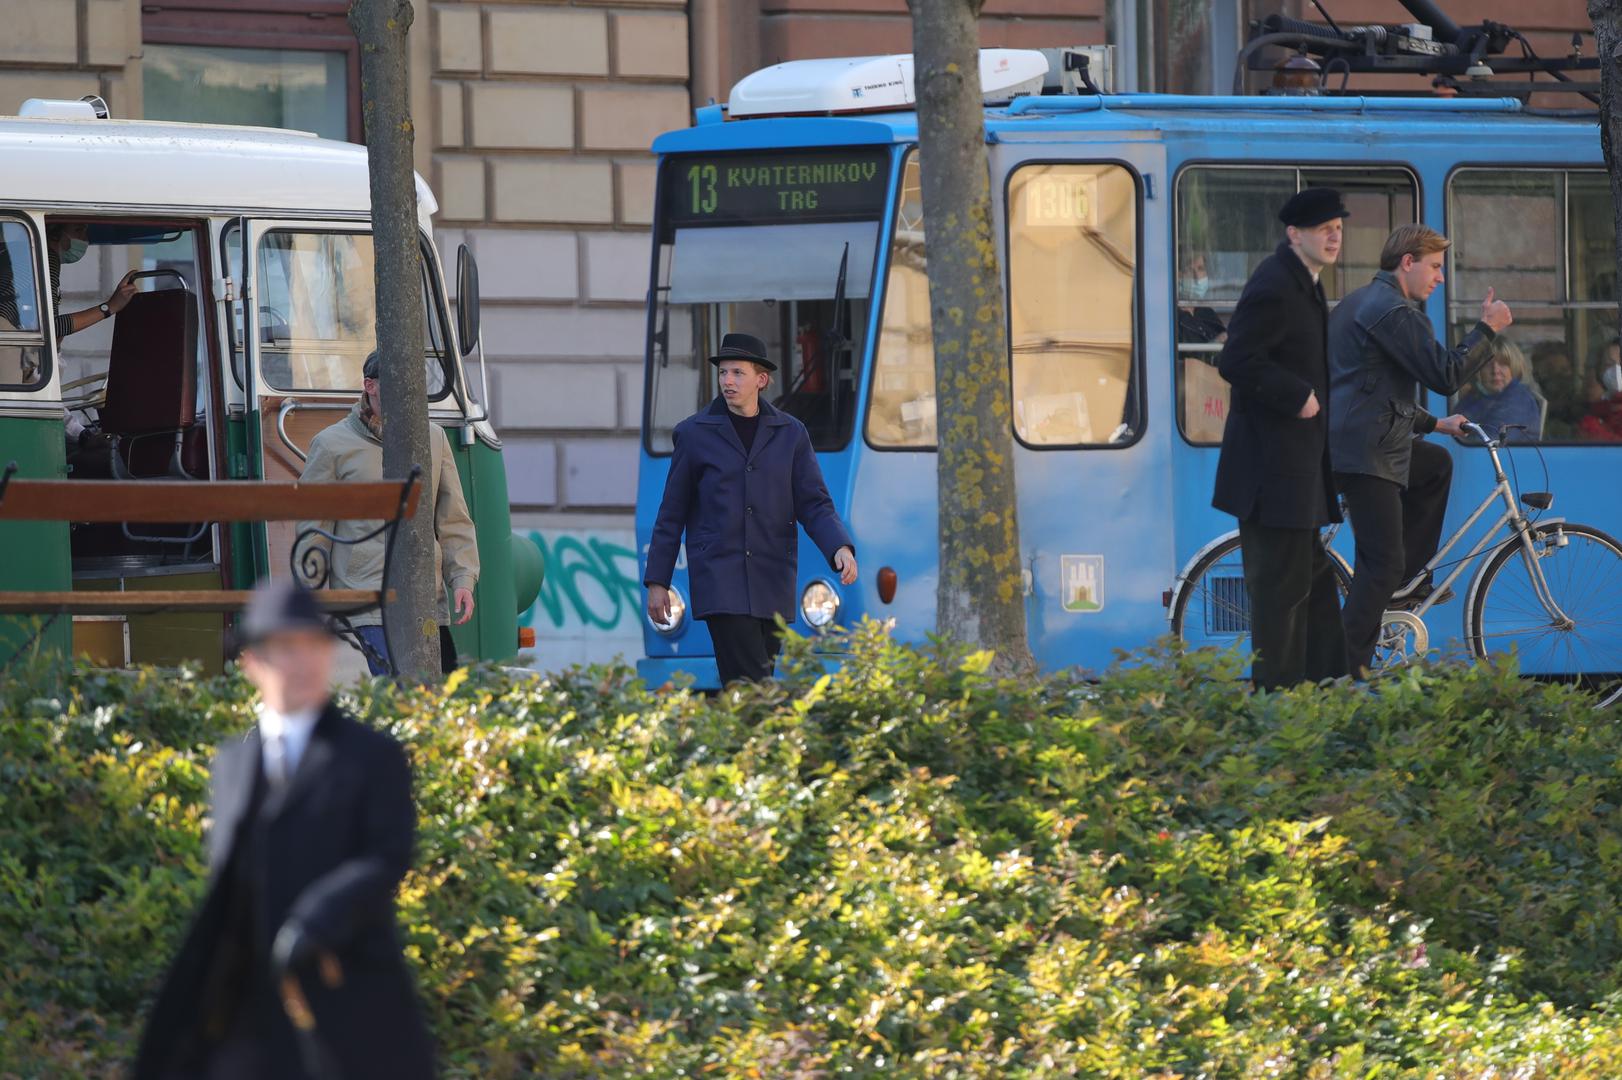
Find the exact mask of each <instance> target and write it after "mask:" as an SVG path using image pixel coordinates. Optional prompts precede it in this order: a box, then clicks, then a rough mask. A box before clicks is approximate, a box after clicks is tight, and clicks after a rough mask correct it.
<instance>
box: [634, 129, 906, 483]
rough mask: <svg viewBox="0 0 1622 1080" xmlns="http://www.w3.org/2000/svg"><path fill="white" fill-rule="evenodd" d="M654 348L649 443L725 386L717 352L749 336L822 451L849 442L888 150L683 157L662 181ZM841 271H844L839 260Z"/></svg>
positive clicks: (771, 394) (654, 449) (788, 408)
mask: <svg viewBox="0 0 1622 1080" xmlns="http://www.w3.org/2000/svg"><path fill="white" fill-rule="evenodd" d="M660 184H661V188H660V196H659V199H660V225H659V247H658V252H657V255H656V259H657V263H656V268H657V274H658V279H657V281H656V283H655V293H654V295H655V301H656V302H655V305H654V318H653V324H652V326H651V328H650V340H649V346H648V363H649V372H648V399H647V410H648V412H647V433H646V437H647V447H648V450H649V452H650V453H654V454H668V453H669V452H670V451H671V449H672V440H671V432H672V430H673V429H674V428H675V426H676V424H678V423H680V422H681V421H682V420H683V419H685V418H686V417H688V416H691V415H692V414H693V413H694V412H696V411H698V410H699V409H701V408H704V407H705V406H707V405H708V404H709V403H710V401H711V400H712V399H713V398H714V397H715V394H716V392H717V390H716V382H715V374H714V368H713V367H712V366H711V365H710V363H709V360H708V358H709V357H710V356H712V355H713V354H714V352H715V351H716V349H717V348H718V347H719V345H720V341H721V338H722V336H723V335H725V334H728V333H735V332H736V333H747V334H753V335H755V336H756V337H758V338H760V339H761V340H762V341H763V342H765V345H766V350H767V353H768V355H769V356H770V358H771V359H772V361H773V362H774V363H776V365H777V371H776V373H775V374H774V375H773V376H772V383H771V386H770V387H769V388H768V389H767V391H766V393H767V396H768V399H769V400H770V401H771V402H772V404H773V405H775V406H776V407H777V408H779V409H782V410H783V411H784V412H786V413H788V414H790V415H791V416H794V417H796V418H797V419H799V420H800V421H801V422H802V423H803V424H805V426H806V430H807V431H808V432H809V433H810V436H811V445H812V446H813V448H815V449H817V450H819V451H831V450H838V449H841V448H843V447H844V446H845V445H846V444H848V443H849V442H850V436H851V431H852V429H853V427H854V423H855V415H856V386H857V364H858V360H859V358H860V357H861V356H862V355H863V351H864V349H863V345H864V341H863V339H864V337H865V331H866V328H867V313H868V310H869V309H868V304H869V295H870V293H871V291H872V279H873V264H874V257H875V255H876V253H877V250H878V232H879V229H878V223H879V218H880V217H881V216H882V214H883V211H884V200H885V198H886V197H887V191H888V187H889V165H888V151H885V150H882V149H878V148H857V149H841V150H815V151H791V152H781V151H772V152H770V153H764V152H763V153H760V154H747V155H728V156H725V157H715V158H713V159H711V158H710V157H709V156H705V157H701V158H697V157H695V158H688V157H674V158H670V159H668V160H666V162H665V163H664V166H663V169H662V171H661V175H660ZM842 264H843V267H844V270H843V273H841V269H840V268H841V265H842Z"/></svg>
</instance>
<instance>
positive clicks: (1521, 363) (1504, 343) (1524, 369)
mask: <svg viewBox="0 0 1622 1080" xmlns="http://www.w3.org/2000/svg"><path fill="white" fill-rule="evenodd" d="M1492 362H1493V363H1495V364H1498V363H1502V364H1503V365H1504V366H1505V367H1507V368H1509V374H1510V377H1511V378H1516V379H1519V380H1521V382H1523V383H1529V382H1531V381H1532V365H1530V364H1528V363H1527V362H1526V354H1525V353H1523V352H1521V347H1520V346H1519V345H1517V344H1515V343H1514V342H1513V341H1511V340H1509V338H1507V337H1504V336H1503V335H1502V334H1500V335H1499V336H1498V337H1495V338H1493V339H1492Z"/></svg>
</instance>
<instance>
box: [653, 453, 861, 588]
mask: <svg viewBox="0 0 1622 1080" xmlns="http://www.w3.org/2000/svg"><path fill="white" fill-rule="evenodd" d="M795 438H796V442H795V445H794V476H793V486H794V516H795V517H796V518H797V519H799V522H800V524H801V525H803V526H805V533H806V535H807V536H809V537H810V538H811V542H812V543H814V544H816V545H817V549H818V550H820V551H821V552H822V554H823V556H824V557H825V558H826V559H827V560H828V565H829V566H830V567H833V568H834V569H836V570H837V569H838V567H834V556H835V555H837V554H839V549H840V548H843V547H848V548H850V549H851V550H852V551H853V552H854V551H855V550H856V545H855V544H854V543H852V542H851V538H850V533H848V532H847V531H846V530H845V525H844V523H843V522H841V521H840V520H839V512H838V511H837V510H835V509H834V501H833V498H832V496H830V495H829V494H828V485H827V483H826V482H825V481H824V480H823V478H822V466H821V465H818V464H817V455H816V453H815V452H814V451H813V450H812V449H811V436H810V435H809V434H808V433H807V432H806V430H805V428H803V427H799V426H798V425H796V427H795ZM650 561H651V560H650Z"/></svg>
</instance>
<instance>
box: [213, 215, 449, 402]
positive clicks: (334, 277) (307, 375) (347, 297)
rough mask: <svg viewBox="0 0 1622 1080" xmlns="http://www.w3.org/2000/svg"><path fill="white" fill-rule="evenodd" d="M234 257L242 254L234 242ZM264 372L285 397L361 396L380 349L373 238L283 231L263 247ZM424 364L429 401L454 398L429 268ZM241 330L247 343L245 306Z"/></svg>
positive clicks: (230, 242)
mask: <svg viewBox="0 0 1622 1080" xmlns="http://www.w3.org/2000/svg"><path fill="white" fill-rule="evenodd" d="M226 250H227V252H235V251H238V250H240V247H239V245H237V244H236V243H235V242H234V239H233V238H232V237H231V236H229V235H228V238H227V241H226ZM258 261H259V267H258V282H257V287H258V294H257V297H256V300H255V303H256V306H257V309H258V311H257V321H258V335H259V351H258V357H259V366H260V372H261V375H262V377H263V378H264V380H265V382H266V383H267V384H268V385H269V386H271V387H272V388H274V389H277V390H289V391H302V392H312V391H317V392H319V391H346V392H353V391H357V390H359V389H360V384H361V377H360V369H361V365H362V364H364V363H365V361H366V356H367V354H368V353H370V352H371V351H372V350H373V349H375V348H376V347H377V307H376V281H375V270H374V256H373V244H372V237H371V234H370V233H350V232H294V231H291V230H283V229H277V230H274V231H272V232H268V233H266V234H265V235H264V237H263V239H262V240H261V242H260V247H259V257H258ZM422 275H423V279H422V289H423V308H424V310H423V333H424V336H425V340H424V342H423V363H424V370H425V375H426V379H427V387H428V399H429V400H430V401H438V400H440V399H441V398H443V397H445V396H446V395H447V394H449V393H450V388H451V378H452V376H451V368H450V365H451V363H452V360H451V357H450V354H449V350H448V349H447V348H446V346H445V342H446V340H447V339H446V335H445V331H444V326H443V324H442V323H441V321H440V319H439V315H438V311H439V305H438V304H437V303H436V302H435V296H436V290H435V289H434V287H433V286H432V283H431V282H430V280H429V277H428V267H427V255H426V253H424V254H423V261H422ZM234 315H235V318H234V320H233V325H234V326H236V327H237V328H238V329H237V333H238V335H239V336H240V332H241V331H240V328H241V325H242V322H241V313H240V305H238V311H237V312H235V313H234Z"/></svg>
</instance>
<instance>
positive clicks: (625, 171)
mask: <svg viewBox="0 0 1622 1080" xmlns="http://www.w3.org/2000/svg"><path fill="white" fill-rule="evenodd" d="M614 174H615V178H616V183H615V187H616V188H617V189H618V192H619V220H620V223H621V224H623V225H652V224H653V198H654V189H655V180H656V178H657V177H658V175H659V168H658V166H656V165H654V164H653V162H651V161H646V162H644V161H622V162H619V163H618V164H616V165H615V166H614Z"/></svg>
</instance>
